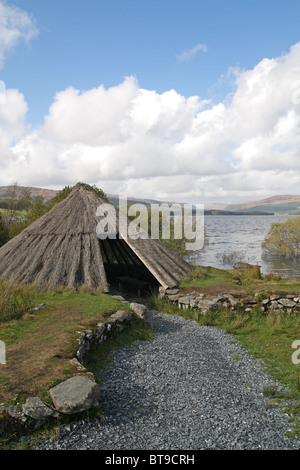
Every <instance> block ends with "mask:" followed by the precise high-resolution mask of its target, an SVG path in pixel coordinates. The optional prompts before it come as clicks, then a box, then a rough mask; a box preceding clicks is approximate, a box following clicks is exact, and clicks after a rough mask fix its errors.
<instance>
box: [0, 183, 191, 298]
mask: <svg viewBox="0 0 300 470" xmlns="http://www.w3.org/2000/svg"><path fill="white" fill-rule="evenodd" d="M105 202H106V201H104V200H103V199H101V198H100V197H99V195H98V194H97V192H96V191H95V190H94V189H93V188H92V187H90V186H89V185H87V184H83V183H78V184H77V185H76V186H75V187H74V189H73V191H72V192H71V194H70V195H69V196H68V197H67V198H66V199H64V200H63V201H61V202H60V203H58V204H57V205H56V206H54V207H53V208H52V209H51V210H50V211H49V212H48V213H46V214H45V215H43V216H42V217H41V218H40V219H38V220H36V221H35V222H34V223H33V224H31V225H30V226H29V227H27V228H26V229H25V230H23V231H22V232H21V233H20V234H19V235H18V236H16V237H15V238H13V239H12V240H10V241H9V242H8V243H7V244H6V245H4V246H3V247H2V248H0V278H4V279H8V280H11V281H14V282H21V283H33V284H35V285H37V286H39V287H44V286H47V285H48V286H50V287H56V286H59V285H65V286H69V287H70V288H75V287H76V286H78V285H82V284H86V285H88V286H90V287H101V288H102V290H103V291H104V292H109V282H108V276H107V272H106V269H105V268H106V266H107V264H109V263H112V264H113V263H114V262H122V263H123V272H124V266H125V265H126V263H127V262H128V264H130V263H131V264H134V263H140V264H141V265H143V267H144V268H145V267H146V268H147V271H148V272H149V273H151V276H153V277H154V278H155V279H156V280H157V281H158V283H159V284H160V285H162V286H163V287H165V288H167V287H174V286H175V285H178V282H179V281H180V279H181V278H182V277H183V276H184V275H185V274H186V273H187V272H188V271H189V270H190V269H191V266H190V265H189V264H188V263H186V262H185V261H183V260H182V259H180V258H179V257H178V256H177V255H175V254H173V253H171V252H170V251H169V250H167V249H166V248H165V247H163V246H162V245H161V244H160V243H158V242H157V241H155V240H151V239H148V240H143V239H137V240H132V239H130V238H128V239H126V240H118V239H117V240H107V241H104V240H99V238H98V237H97V233H96V227H97V224H98V222H99V217H97V216H96V211H97V208H98V207H99V205H101V204H103V203H105ZM112 257H114V261H112V260H111V258H112ZM120 260H121V261H120ZM125 267H126V266H125Z"/></svg>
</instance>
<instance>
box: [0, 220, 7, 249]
mask: <svg viewBox="0 0 300 470" xmlns="http://www.w3.org/2000/svg"><path fill="white" fill-rule="evenodd" d="M8 240H9V232H8V227H7V226H6V224H5V222H4V220H3V218H2V217H1V215H0V247H1V246H3V245H5V243H6V242H8Z"/></svg>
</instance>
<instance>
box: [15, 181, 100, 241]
mask: <svg viewBox="0 0 300 470" xmlns="http://www.w3.org/2000/svg"><path fill="white" fill-rule="evenodd" d="M13 186H14V188H15V186H17V184H15V185H13ZM73 188H74V186H65V187H64V188H63V189H61V190H59V191H57V193H56V195H55V196H54V198H52V199H50V201H47V202H44V201H43V200H41V199H40V198H36V199H31V204H30V206H29V207H28V208H27V211H26V212H25V213H24V217H23V218H22V219H17V220H14V221H13V222H12V223H11V224H10V227H9V234H10V237H9V238H13V237H15V236H16V235H18V234H19V233H20V232H21V231H22V230H24V229H25V228H26V227H28V226H29V225H31V224H32V223H33V222H34V221H35V220H37V219H39V218H40V217H42V215H44V214H46V213H47V212H49V211H50V210H51V209H52V207H54V206H55V205H56V204H58V203H59V202H61V201H63V200H64V199H65V198H66V197H67V196H69V194H70V193H71V192H72V190H73ZM93 188H94V190H95V191H96V192H97V193H98V194H99V196H101V197H102V198H103V199H105V200H107V201H108V198H107V196H106V194H105V193H104V191H102V189H99V188H97V186H95V185H94V186H93ZM15 194H16V192H14V193H13V195H15Z"/></svg>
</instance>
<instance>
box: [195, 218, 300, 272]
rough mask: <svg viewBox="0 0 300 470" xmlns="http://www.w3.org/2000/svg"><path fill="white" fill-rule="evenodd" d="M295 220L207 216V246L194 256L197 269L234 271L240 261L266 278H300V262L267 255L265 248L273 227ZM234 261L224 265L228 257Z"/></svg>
mask: <svg viewBox="0 0 300 470" xmlns="http://www.w3.org/2000/svg"><path fill="white" fill-rule="evenodd" d="M292 218H294V216H283V215H279V216H271V215H269V216H263V215H259V216H255V215H251V216H247V215H243V216H238V215H235V216H226V215H225V216H206V217H205V234H206V243H205V245H204V247H203V248H202V250H200V251H197V252H191V255H190V256H189V259H188V261H189V262H190V263H192V264H194V265H201V266H213V267H215V268H221V269H231V268H232V267H233V264H234V263H235V262H236V261H245V262H248V263H251V264H258V265H259V266H260V267H261V272H262V274H269V273H274V274H280V275H281V277H282V278H300V260H298V261H297V260H295V259H294V260H285V259H281V258H277V257H274V256H270V255H269V254H264V253H263V251H262V248H261V244H262V242H263V241H264V239H265V237H266V235H267V234H268V232H269V230H270V228H271V225H272V223H275V222H285V221H286V220H289V219H292ZM231 253H234V255H235V256H234V259H233V261H230V262H224V256H223V255H224V254H227V255H228V254H231Z"/></svg>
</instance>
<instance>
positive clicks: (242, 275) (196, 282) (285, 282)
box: [180, 265, 300, 296]
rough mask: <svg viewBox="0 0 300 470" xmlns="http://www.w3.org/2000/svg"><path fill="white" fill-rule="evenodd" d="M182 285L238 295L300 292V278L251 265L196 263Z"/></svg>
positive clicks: (184, 287) (182, 287)
mask: <svg viewBox="0 0 300 470" xmlns="http://www.w3.org/2000/svg"><path fill="white" fill-rule="evenodd" d="M180 288H181V289H192V288H197V290H201V289H202V290H203V292H205V290H207V291H208V292H211V293H212V294H214V293H218V292H220V291H222V292H223V293H224V294H225V293H230V292H232V291H234V293H235V294H236V295H254V294H256V293H257V294H259V295H265V296H267V295H270V294H272V293H276V294H285V293H293V294H295V293H297V292H300V280H299V279H282V278H280V276H276V275H272V274H269V275H266V276H262V275H261V273H260V269H259V267H258V266H255V265H254V266H252V267H251V268H249V269H231V270H225V269H218V268H213V267H210V266H208V267H203V266H195V267H194V268H193V269H192V271H191V272H190V273H189V274H188V275H187V276H186V277H185V278H184V279H182V281H181V283H180Z"/></svg>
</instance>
